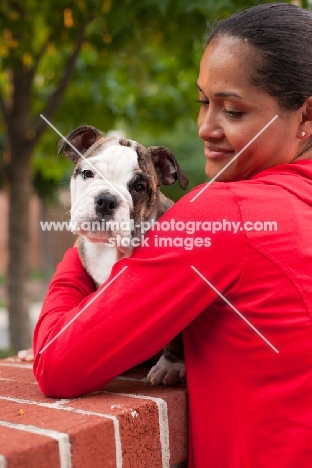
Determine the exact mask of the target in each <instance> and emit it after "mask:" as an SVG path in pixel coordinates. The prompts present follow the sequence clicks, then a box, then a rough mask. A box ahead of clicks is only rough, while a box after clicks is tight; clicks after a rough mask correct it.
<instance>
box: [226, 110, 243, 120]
mask: <svg viewBox="0 0 312 468" xmlns="http://www.w3.org/2000/svg"><path fill="white" fill-rule="evenodd" d="M223 112H224V113H225V114H227V115H228V116H229V117H233V118H234V119H235V118H236V119H237V118H239V117H241V116H242V115H243V113H244V112H239V111H231V110H228V109H224V110H223Z"/></svg>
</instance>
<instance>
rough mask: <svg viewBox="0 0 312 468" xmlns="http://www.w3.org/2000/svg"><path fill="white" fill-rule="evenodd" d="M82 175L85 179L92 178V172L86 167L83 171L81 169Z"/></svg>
mask: <svg viewBox="0 0 312 468" xmlns="http://www.w3.org/2000/svg"><path fill="white" fill-rule="evenodd" d="M81 174H82V177H83V179H84V180H87V179H92V177H94V174H93V172H92V171H90V170H88V169H86V170H84V171H82V173H81Z"/></svg>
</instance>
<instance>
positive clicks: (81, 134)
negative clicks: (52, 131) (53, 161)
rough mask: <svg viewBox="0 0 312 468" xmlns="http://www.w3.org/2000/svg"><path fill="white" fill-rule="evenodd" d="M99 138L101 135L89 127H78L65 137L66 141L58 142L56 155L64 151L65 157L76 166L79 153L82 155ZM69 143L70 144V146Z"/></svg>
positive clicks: (95, 129)
mask: <svg viewBox="0 0 312 468" xmlns="http://www.w3.org/2000/svg"><path fill="white" fill-rule="evenodd" d="M101 136H103V134H102V133H101V132H100V131H99V130H98V129H97V128H95V127H92V126H91V125H84V126H82V127H78V128H76V130H74V131H73V132H71V133H70V135H68V136H67V137H66V140H64V139H63V138H62V139H61V140H60V141H59V142H58V152H57V154H58V155H59V154H61V153H62V151H64V154H65V156H66V157H67V158H68V159H69V160H70V161H72V162H73V163H74V164H76V162H77V161H78V159H79V158H80V155H79V153H80V154H84V153H85V152H86V151H87V150H88V149H89V148H90V146H92V145H93V143H94V142H95V141H96V140H97V139H98V138H99V137H101ZM69 143H71V145H72V146H71V145H70V144H69ZM73 147H74V148H76V150H77V151H75V149H74V148H73Z"/></svg>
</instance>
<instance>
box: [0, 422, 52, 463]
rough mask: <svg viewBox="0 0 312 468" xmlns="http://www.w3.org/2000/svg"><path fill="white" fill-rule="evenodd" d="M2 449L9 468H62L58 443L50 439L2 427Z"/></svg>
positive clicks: (1, 451)
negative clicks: (60, 467)
mask: <svg viewBox="0 0 312 468" xmlns="http://www.w3.org/2000/svg"><path fill="white" fill-rule="evenodd" d="M0 447H1V448H0V453H1V454H2V455H4V457H5V458H6V461H7V468H22V467H23V468H39V467H51V468H52V467H53V468H58V467H59V466H60V461H59V460H60V457H59V448H58V443H57V441H56V440H53V439H51V438H50V437H46V436H41V435H37V434H30V433H29V432H24V431H20V430H18V429H10V428H7V427H3V426H0Z"/></svg>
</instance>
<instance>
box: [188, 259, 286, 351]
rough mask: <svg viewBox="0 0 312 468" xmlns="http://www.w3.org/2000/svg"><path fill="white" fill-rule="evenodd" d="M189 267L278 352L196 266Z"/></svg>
mask: <svg viewBox="0 0 312 468" xmlns="http://www.w3.org/2000/svg"><path fill="white" fill-rule="evenodd" d="M191 268H192V269H193V270H194V271H195V272H196V273H197V274H198V276H200V277H201V278H202V279H203V280H204V281H205V283H207V284H208V285H209V286H210V287H211V288H212V289H213V290H214V291H215V292H216V293H217V294H218V295H219V296H220V297H221V298H222V299H223V300H224V302H226V303H227V304H228V305H229V306H230V307H231V309H233V310H234V312H236V313H237V315H239V316H240V318H242V319H243V320H244V322H246V323H247V325H249V326H250V328H252V329H253V330H254V331H255V332H256V333H257V335H259V336H260V338H262V339H263V340H264V341H265V342H266V343H267V344H268V345H269V346H270V347H271V348H272V349H273V351H275V352H276V353H279V351H278V349H276V348H275V346H273V345H272V343H270V341H269V340H267V339H266V337H265V336H263V335H262V333H260V332H259V330H257V328H256V327H255V326H254V325H253V324H252V323H250V322H249V320H247V319H246V317H244V316H243V314H241V313H240V312H239V311H238V310H237V309H236V307H234V306H233V304H231V303H230V301H228V300H227V298H226V297H224V296H223V294H221V293H220V291H218V290H217V289H216V288H215V287H214V286H213V285H212V284H211V283H210V281H208V280H207V278H205V276H203V275H202V274H201V273H200V271H198V270H197V268H195V267H194V266H191Z"/></svg>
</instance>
